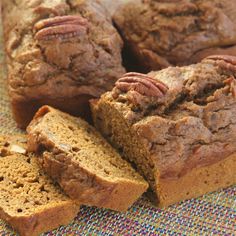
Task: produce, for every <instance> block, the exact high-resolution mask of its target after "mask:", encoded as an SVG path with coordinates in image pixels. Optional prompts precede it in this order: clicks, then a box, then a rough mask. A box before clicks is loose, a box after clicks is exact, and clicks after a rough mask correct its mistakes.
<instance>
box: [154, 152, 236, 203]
mask: <svg viewBox="0 0 236 236" xmlns="http://www.w3.org/2000/svg"><path fill="white" fill-rule="evenodd" d="M235 170H236V153H235V154H232V155H231V156H229V157H228V158H226V159H224V160H221V161H219V162H217V163H215V164H212V165H208V166H204V167H199V168H194V169H192V170H191V171H189V172H188V173H187V174H185V175H184V176H182V177H180V178H178V179H160V180H159V185H158V188H157V193H159V201H160V202H159V203H158V205H159V206H160V207H166V206H169V205H171V204H173V203H176V202H179V201H182V200H187V199H190V198H196V197H199V196H201V195H203V194H206V193H209V192H212V191H216V190H219V189H221V188H226V187H229V186H231V185H233V184H235V183H236V174H235Z"/></svg>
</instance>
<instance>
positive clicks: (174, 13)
mask: <svg viewBox="0 0 236 236" xmlns="http://www.w3.org/2000/svg"><path fill="white" fill-rule="evenodd" d="M235 14H236V0H178V1H176V0H142V1H131V2H130V3H127V4H126V5H125V6H123V7H121V8H120V9H119V10H117V11H116V13H115V16H114V21H115V23H116V25H117V28H118V29H119V31H120V33H121V35H122V37H123V39H124V41H125V44H126V47H127V49H128V51H130V52H129V53H128V55H129V56H130V54H133V58H132V61H134V60H135V59H138V60H137V62H136V63H138V66H139V67H137V69H139V70H140V69H141V70H143V71H147V72H149V71H150V70H159V69H161V68H166V67H168V66H171V65H188V64H192V63H196V62H200V61H201V60H202V59H203V58H205V57H207V56H209V55H212V54H230V55H234V56H236V20H235Z"/></svg>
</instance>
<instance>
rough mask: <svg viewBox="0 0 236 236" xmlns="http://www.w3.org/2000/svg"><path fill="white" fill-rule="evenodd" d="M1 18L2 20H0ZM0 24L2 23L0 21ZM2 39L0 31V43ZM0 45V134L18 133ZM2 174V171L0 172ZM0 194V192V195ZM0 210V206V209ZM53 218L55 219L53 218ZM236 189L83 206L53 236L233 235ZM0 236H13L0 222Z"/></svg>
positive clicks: (234, 233)
mask: <svg viewBox="0 0 236 236" xmlns="http://www.w3.org/2000/svg"><path fill="white" fill-rule="evenodd" d="M0 18H1V17H0ZM0 23H1V22H0ZM1 40H2V36H1V32H0V41H1ZM3 58H4V57H3V50H2V42H0V98H1V100H0V134H17V133H20V132H22V131H20V130H19V129H17V128H16V125H15V122H14V121H13V119H12V115H11V111H10V104H9V98H8V94H7V90H6V71H5V67H4V63H3V60H4V59H3ZM0 171H1V170H0ZM0 194H1V193H0ZM0 207H1V206H0ZM55 217H56V216H55ZM235 219H236V186H234V187H231V188H228V189H224V190H222V191H219V192H216V193H211V194H208V195H205V196H203V197H201V198H198V199H192V200H188V201H185V202H183V203H179V204H176V205H173V206H171V207H169V208H167V209H158V208H155V207H154V206H153V205H152V204H151V203H150V202H149V201H148V199H147V198H146V197H143V198H142V199H140V200H139V201H138V202H137V203H136V204H135V205H134V206H133V207H132V208H130V210H129V211H127V212H126V213H116V212H113V211H109V210H103V209H97V208H95V207H82V208H81V211H80V213H79V214H78V216H77V217H76V218H75V219H74V221H73V222H71V224H70V225H68V226H66V227H64V226H63V227H60V228H58V229H57V230H55V231H52V232H49V233H46V234H44V236H46V235H48V236H52V235H57V236H59V235H63V236H64V235H65V236H67V235H104V236H105V235H107V236H108V235H122V236H123V235H124V236H128V235H207V236H208V235H227V236H228V235H232V236H233V235H236V223H235ZM0 235H1V236H12V235H16V234H15V233H14V231H13V230H12V229H11V227H10V226H9V225H7V224H5V223H4V222H3V221H1V220H0Z"/></svg>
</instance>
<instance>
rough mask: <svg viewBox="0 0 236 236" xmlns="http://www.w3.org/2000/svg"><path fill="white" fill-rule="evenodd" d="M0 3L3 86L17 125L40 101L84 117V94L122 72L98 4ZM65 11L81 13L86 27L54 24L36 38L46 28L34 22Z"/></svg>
mask: <svg viewBox="0 0 236 236" xmlns="http://www.w3.org/2000/svg"><path fill="white" fill-rule="evenodd" d="M2 8H3V11H2V15H3V27H4V38H5V47H6V55H7V64H8V80H9V91H10V96H11V101H12V107H13V113H14V117H15V119H16V121H17V123H18V125H19V126H20V127H22V128H24V127H25V126H26V125H27V124H28V123H29V121H30V120H31V119H32V117H33V115H34V113H35V112H36V111H37V109H38V108H39V107H40V106H42V105H44V104H49V105H52V106H54V107H58V108H60V109H62V110H64V111H67V112H70V113H72V114H76V115H82V116H85V117H88V116H89V111H88V99H90V98H95V97H99V96H100V95H101V94H102V93H104V92H105V91H107V90H109V89H111V88H112V86H113V85H114V83H115V81H116V79H117V77H119V76H120V75H122V74H123V73H124V72H125V70H124V68H123V67H122V65H121V48H122V45H123V43H122V40H121V38H120V36H119V35H118V33H117V31H116V30H115V28H114V27H113V26H112V23H111V20H110V18H109V17H108V16H107V13H106V11H105V10H104V8H103V7H102V6H101V4H100V3H99V2H98V1H90V0H89V1H84V0H82V1H81V0H80V1H79V0H77V1H70V0H67V1H65V0H57V1H46V0H34V1H27V0H23V1H13V0H11V1H8V0H4V1H3V3H2ZM70 15H72V16H78V17H81V19H82V22H86V27H85V25H84V23H82V25H79V22H78V21H73V20H72V21H71V22H70V21H69V22H66V23H65V24H64V25H61V26H60V25H59V26H58V27H57V28H56V27H55V25H54V27H53V29H52V30H51V34H52V35H51V36H46V37H41V38H40V37H39V36H40V35H42V34H45V33H46V34H48V32H49V31H46V30H48V28H46V30H44V31H43V29H41V31H40V32H38V28H37V27H36V26H38V25H43V21H44V22H45V19H50V20H51V19H52V20H53V19H54V18H59V17H64V16H66V17H67V18H68V17H69V16H70ZM41 22H42V23H41ZM73 30H74V31H73ZM63 31H64V32H63ZM56 33H57V34H56ZM45 39H47V40H45Z"/></svg>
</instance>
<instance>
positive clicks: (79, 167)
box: [27, 106, 148, 211]
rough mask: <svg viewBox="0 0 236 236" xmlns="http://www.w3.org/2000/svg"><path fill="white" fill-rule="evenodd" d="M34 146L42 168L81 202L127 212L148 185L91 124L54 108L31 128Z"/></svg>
mask: <svg viewBox="0 0 236 236" xmlns="http://www.w3.org/2000/svg"><path fill="white" fill-rule="evenodd" d="M27 132H28V134H29V136H28V148H29V150H30V151H34V152H40V153H41V155H40V157H41V162H42V167H43V168H44V170H45V171H46V172H47V173H48V174H49V175H50V176H51V177H52V178H53V179H54V180H56V181H57V182H58V183H59V184H60V186H61V187H62V188H63V190H64V191H65V192H66V193H67V194H68V195H69V196H70V197H71V198H72V199H77V200H78V201H79V202H80V203H81V204H85V205H92V206H97V207H104V208H110V209H113V210H117V211H125V210H127V209H128V207H129V206H131V205H132V204H133V203H134V201H136V200H137V199H138V198H139V197H140V196H141V195H142V193H143V192H145V191H146V189H147V187H148V184H147V182H146V181H145V180H144V179H143V178H142V177H141V176H140V175H139V174H138V173H137V172H136V171H135V170H134V169H133V168H132V167H131V165H129V164H128V163H127V162H126V161H125V160H123V159H122V158H121V156H120V155H119V154H118V152H116V151H115V149H113V148H112V147H111V146H110V145H109V144H108V143H107V142H106V141H105V139H103V138H102V136H101V135H100V134H99V133H98V132H97V131H96V130H95V129H94V128H93V127H92V126H90V125H89V124H88V123H87V122H85V121H83V120H82V119H80V118H76V117H73V116H70V115H68V114H66V113H63V112H61V111H59V110H56V109H54V108H52V107H49V106H44V107H42V108H41V109H40V110H39V111H38V112H37V113H36V115H35V117H34V119H33V121H32V122H31V123H30V125H29V126H28V128H27Z"/></svg>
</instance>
